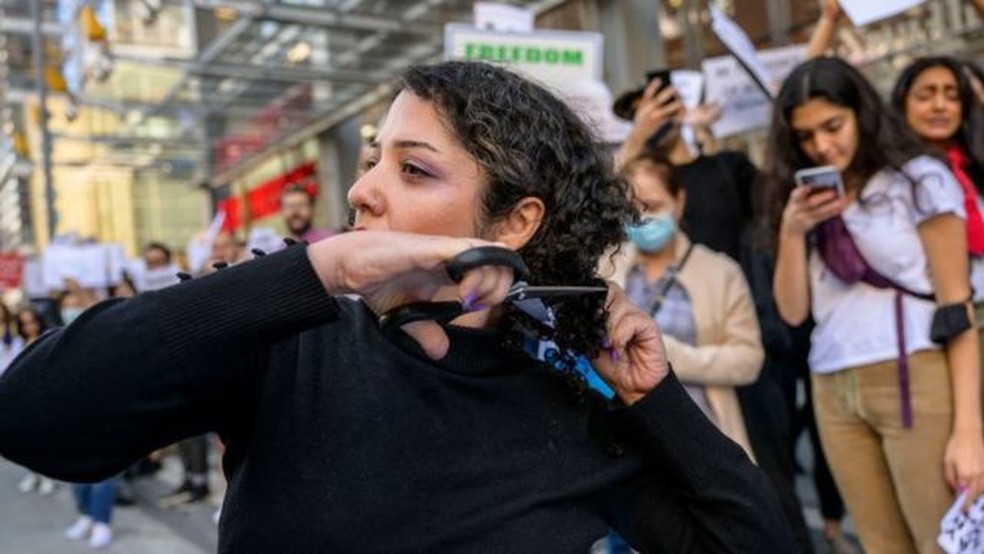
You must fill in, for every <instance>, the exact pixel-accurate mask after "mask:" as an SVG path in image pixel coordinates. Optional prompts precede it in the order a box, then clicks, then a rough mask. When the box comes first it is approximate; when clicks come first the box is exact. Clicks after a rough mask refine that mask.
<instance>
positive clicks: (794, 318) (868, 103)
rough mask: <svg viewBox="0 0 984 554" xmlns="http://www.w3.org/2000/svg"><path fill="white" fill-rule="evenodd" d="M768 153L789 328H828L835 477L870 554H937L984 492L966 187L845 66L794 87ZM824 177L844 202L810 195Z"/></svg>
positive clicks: (816, 340)
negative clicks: (963, 509) (830, 177)
mask: <svg viewBox="0 0 984 554" xmlns="http://www.w3.org/2000/svg"><path fill="white" fill-rule="evenodd" d="M769 147H770V148H769V151H768V152H769V159H768V161H767V193H766V197H765V201H766V202H767V213H768V215H769V216H770V222H771V224H772V227H773V229H774V231H775V237H776V238H777V242H778V246H777V248H778V254H777V263H776V273H775V281H774V292H775V296H776V304H777V308H778V310H779V313H780V315H781V316H782V317H783V319H785V320H786V321H787V322H789V323H791V324H798V323H801V322H803V321H804V320H806V319H807V317H809V315H810V314H811V313H812V315H813V319H814V320H815V322H816V327H815V328H814V330H813V333H812V336H811V350H810V368H811V370H812V373H813V374H812V383H813V392H814V409H815V412H816V417H817V423H818V427H819V430H820V435H821V439H822V442H823V447H824V451H825V452H826V454H827V458H828V461H829V462H830V466H831V469H832V471H833V474H834V478H835V480H836V481H837V484H838V486H839V488H840V491H841V493H842V494H843V495H844V499H845V502H846V505H847V508H848V511H849V512H850V513H851V514H852V516H853V517H854V519H855V521H856V522H857V527H858V531H859V534H860V537H861V542H862V543H863V545H864V547H865V549H866V550H867V551H869V552H917V551H918V552H935V551H936V536H937V534H938V532H939V525H940V519H941V518H942V516H943V514H944V513H945V512H946V510H947V508H948V507H949V506H950V505H951V504H952V503H953V501H954V498H955V497H956V495H957V493H958V492H959V491H963V490H966V491H967V493H968V499H969V500H972V499H974V498H976V497H977V496H978V495H979V494H980V493H981V491H982V488H984V444H982V439H981V408H980V397H979V394H978V392H977V391H979V387H980V368H979V362H978V355H977V354H978V351H977V349H978V345H977V340H976V330H975V328H974V327H975V326H974V323H973V322H972V321H969V320H968V318H967V315H966V314H967V311H968V309H969V308H968V306H969V303H968V301H969V298H970V283H969V280H968V277H967V261H966V256H965V254H964V252H965V249H966V236H965V231H964V222H963V218H964V213H965V212H964V207H963V196H962V193H961V190H960V186H959V185H958V184H957V183H956V181H955V179H954V178H953V175H952V174H951V173H950V171H949V170H948V169H947V167H946V166H945V165H944V164H943V163H942V162H940V161H938V160H937V159H935V158H932V157H930V156H927V155H926V150H925V148H924V147H923V145H922V144H921V143H920V142H919V141H918V139H916V138H915V137H914V136H913V135H912V134H911V133H910V132H909V131H908V130H907V129H906V127H905V125H904V124H903V123H902V122H901V121H900V120H899V119H898V118H896V117H895V116H894V115H893V114H892V113H891V112H890V111H888V110H887V108H886V107H885V106H884V105H883V104H882V102H881V100H880V99H879V97H878V95H877V93H876V92H875V90H874V89H873V88H872V86H871V85H870V84H869V83H868V82H867V81H866V80H865V79H864V77H863V76H862V75H861V74H860V73H859V72H858V71H857V70H856V69H854V68H853V67H851V66H850V65H849V64H847V63H845V62H844V61H842V60H840V59H837V58H818V59H814V60H811V61H809V62H806V63H804V64H802V65H800V66H798V67H797V68H796V69H794V70H793V72H792V73H790V75H789V77H787V79H786V81H785V82H784V84H783V86H782V89H781V90H780V92H779V95H778V97H777V99H776V105H775V108H774V113H773V119H772V125H771V130H770V137H769ZM814 166H833V168H834V169H835V170H836V171H837V172H839V174H840V176H841V178H842V183H843V188H842V190H841V191H839V192H838V191H835V190H833V189H829V188H828V189H813V188H812V187H810V186H796V185H795V184H794V181H795V173H796V172H797V171H798V170H801V169H805V168H810V167H814ZM938 313H943V314H945V315H947V316H948V317H956V320H958V321H959V324H951V325H942V326H938V325H936V324H934V322H935V323H939V321H938V316H937V314H938ZM961 314H963V319H962V320H961V319H960V318H959V316H960V315H961ZM931 328H933V332H932V333H931Z"/></svg>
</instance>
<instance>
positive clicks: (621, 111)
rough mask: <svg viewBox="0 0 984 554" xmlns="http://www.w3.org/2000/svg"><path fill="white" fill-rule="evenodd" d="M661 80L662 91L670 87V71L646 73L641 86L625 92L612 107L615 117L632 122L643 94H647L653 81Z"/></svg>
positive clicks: (660, 70) (661, 70) (659, 70)
mask: <svg viewBox="0 0 984 554" xmlns="http://www.w3.org/2000/svg"><path fill="white" fill-rule="evenodd" d="M656 78H659V79H661V80H662V81H663V82H662V84H661V85H660V90H662V89H663V88H665V87H668V86H670V70H669V69H657V70H653V71H647V72H646V79H645V80H644V81H643V82H642V84H641V85H639V87H638V88H634V89H632V90H630V91H627V92H623V93H622V94H621V95H620V96H619V97H618V98H617V99H616V100H615V104H613V105H612V111H613V112H615V115H617V116H618V117H620V118H621V119H624V120H626V121H632V119H633V118H634V117H635V111H636V107H638V105H639V100H640V99H641V98H642V95H643V93H645V92H646V87H647V86H649V83H651V82H652V80H653V79H656Z"/></svg>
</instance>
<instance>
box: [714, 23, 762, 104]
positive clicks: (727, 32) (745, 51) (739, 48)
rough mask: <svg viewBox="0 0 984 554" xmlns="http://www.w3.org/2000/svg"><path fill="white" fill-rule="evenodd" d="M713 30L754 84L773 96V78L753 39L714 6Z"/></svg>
mask: <svg viewBox="0 0 984 554" xmlns="http://www.w3.org/2000/svg"><path fill="white" fill-rule="evenodd" d="M711 29H712V30H713V31H714V34H715V35H716V36H717V38H718V40H720V41H721V44H723V45H724V47H725V48H727V49H728V52H730V53H731V55H733V56H734V57H735V58H736V59H737V60H738V63H739V64H740V65H741V66H742V67H743V68H744V70H745V71H747V72H748V74H749V75H750V77H751V79H752V82H753V83H754V84H756V85H757V86H758V87H759V88H761V89H762V92H764V93H766V94H768V95H769V96H773V95H774V92H773V91H774V90H775V86H774V84H773V82H772V79H773V76H772V75H770V74H769V71H768V69H766V66H765V63H764V61H763V60H762V59H761V58H760V57H759V53H758V51H757V50H756V49H755V45H754V44H752V39H750V38H748V34H746V33H745V30H744V29H742V28H741V27H739V26H738V24H737V23H735V22H734V21H732V20H731V18H730V17H728V16H726V15H724V12H722V11H721V10H719V9H717V8H716V7H714V6H713V5H712V6H711Z"/></svg>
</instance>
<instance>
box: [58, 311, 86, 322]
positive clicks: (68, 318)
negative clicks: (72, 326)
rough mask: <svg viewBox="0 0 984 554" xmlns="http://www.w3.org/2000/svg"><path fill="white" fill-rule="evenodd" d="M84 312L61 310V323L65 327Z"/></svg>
mask: <svg viewBox="0 0 984 554" xmlns="http://www.w3.org/2000/svg"><path fill="white" fill-rule="evenodd" d="M84 311H85V310H83V309H82V308H62V310H61V318H62V321H64V322H65V325H68V324H69V323H71V322H73V321H75V320H76V318H78V317H79V316H80V315H82V312H84Z"/></svg>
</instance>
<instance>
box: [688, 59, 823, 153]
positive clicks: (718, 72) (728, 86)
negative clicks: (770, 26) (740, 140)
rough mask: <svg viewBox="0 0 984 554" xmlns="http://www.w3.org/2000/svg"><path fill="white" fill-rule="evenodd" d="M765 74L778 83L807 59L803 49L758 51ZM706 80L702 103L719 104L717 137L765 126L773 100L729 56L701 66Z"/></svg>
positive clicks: (715, 130) (715, 133)
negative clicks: (768, 74) (767, 73)
mask: <svg viewBox="0 0 984 554" xmlns="http://www.w3.org/2000/svg"><path fill="white" fill-rule="evenodd" d="M758 57H759V58H760V59H761V60H762V62H763V65H764V66H765V67H766V68H767V71H768V72H769V73H770V74H771V75H772V78H773V79H775V80H776V82H781V81H782V80H783V79H785V78H786V76H787V75H789V72H790V71H792V70H793V68H795V67H796V66H797V65H798V64H799V63H801V62H802V61H803V60H805V59H806V47H805V46H802V45H797V46H786V47H783V48H775V49H772V50H763V51H761V52H759V54H758ZM701 65H702V67H703V70H704V77H705V78H706V79H707V81H706V82H707V91H706V95H705V100H706V101H707V102H717V103H718V104H720V105H721V118H720V119H719V120H718V121H717V122H716V123H715V124H714V127H713V131H714V135H715V136H716V137H718V138H724V137H727V136H731V135H735V134H738V133H743V132H745V131H750V130H753V129H761V128H763V127H768V125H769V118H770V117H771V115H772V100H771V99H770V98H766V96H765V94H763V93H762V90H761V89H760V88H759V87H758V85H756V84H755V83H754V82H753V81H752V79H751V77H749V75H748V73H747V72H746V71H745V70H744V69H742V67H741V66H740V65H739V64H738V62H737V61H736V60H735V59H734V57H732V56H720V57H717V58H709V59H706V60H704V61H703V63H702V64H701Z"/></svg>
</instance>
